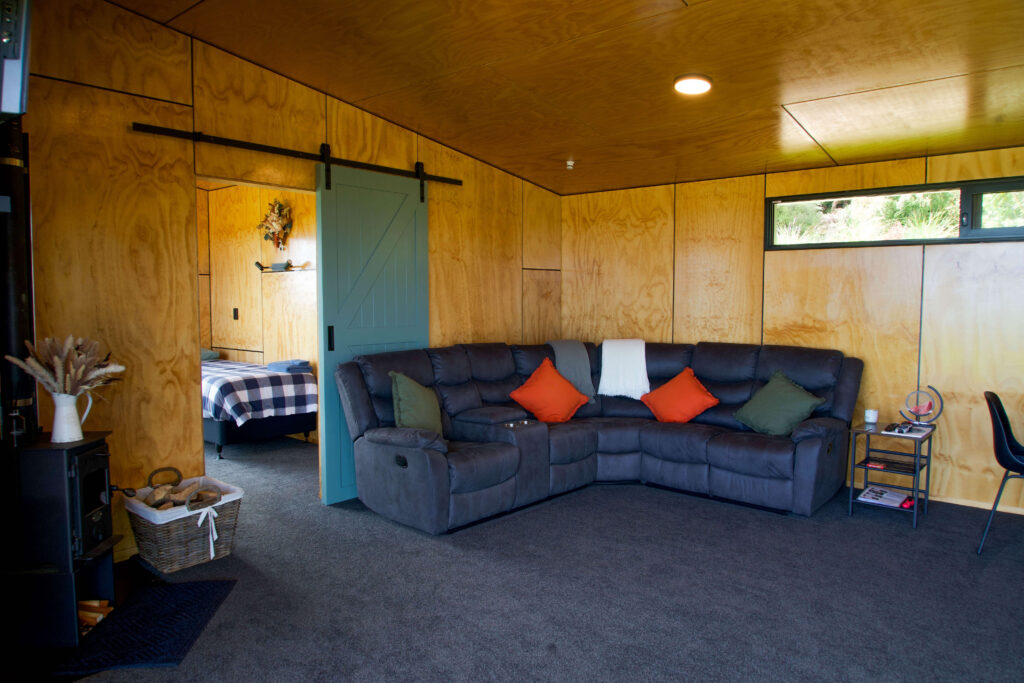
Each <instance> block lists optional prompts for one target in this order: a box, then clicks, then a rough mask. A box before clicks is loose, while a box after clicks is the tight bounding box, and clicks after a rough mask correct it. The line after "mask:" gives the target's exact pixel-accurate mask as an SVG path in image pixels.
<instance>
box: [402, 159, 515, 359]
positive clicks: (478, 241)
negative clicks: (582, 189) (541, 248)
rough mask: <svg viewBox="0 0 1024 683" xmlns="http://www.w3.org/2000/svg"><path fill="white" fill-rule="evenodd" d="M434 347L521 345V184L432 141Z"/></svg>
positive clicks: (428, 160)
mask: <svg viewBox="0 0 1024 683" xmlns="http://www.w3.org/2000/svg"><path fill="white" fill-rule="evenodd" d="M419 156H420V160H421V161H423V163H424V164H425V165H426V168H427V169H428V171H429V172H430V173H434V174H438V175H443V176H448V177H450V178H461V179H462V181H463V185H462V186H461V187H460V186H455V185H445V184H443V183H431V185H430V187H429V188H428V198H429V218H428V220H429V224H430V238H429V252H430V264H429V268H430V344H431V345H432V346H444V345H446V344H453V343H457V342H489V341H501V342H515V341H516V340H519V339H522V331H523V323H522V303H523V294H522V292H523V285H522V277H523V276H522V263H523V251H522V235H523V233H522V225H523V217H522V216H523V214H522V201H523V196H522V192H523V181H521V180H519V179H518V178H515V177H513V176H511V175H509V174H507V173H504V172H503V171H499V170H498V169H496V168H494V167H492V166H488V165H486V164H483V163H480V162H479V161H476V160H475V159H471V158H469V157H467V156H465V155H463V154H459V153H458V152H456V151H454V150H452V149H449V148H447V147H444V146H442V145H439V144H437V143H435V142H431V141H429V140H425V139H420V141H419Z"/></svg>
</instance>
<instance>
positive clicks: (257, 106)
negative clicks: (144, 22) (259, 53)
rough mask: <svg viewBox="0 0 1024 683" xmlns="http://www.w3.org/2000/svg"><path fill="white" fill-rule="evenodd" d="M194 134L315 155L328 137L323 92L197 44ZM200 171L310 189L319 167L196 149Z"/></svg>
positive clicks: (211, 148) (269, 156)
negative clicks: (199, 132)
mask: <svg viewBox="0 0 1024 683" xmlns="http://www.w3.org/2000/svg"><path fill="white" fill-rule="evenodd" d="M193 59H194V62H195V75H194V78H193V83H194V97H195V130H198V131H202V132H203V133H207V134H209V135H218V136H221V137H227V138H235V139H239V140H245V141H247V142H255V143H259V144H263V145H273V146H275V147H284V148H287V149H295V150H300V151H306V152H311V153H314V154H315V153H317V151H318V150H319V148H320V143H322V142H323V141H324V140H325V138H326V125H325V121H324V116H325V113H324V111H325V107H326V100H325V96H324V95H323V93H318V92H316V91H315V90H313V89H311V88H307V87H306V86H304V85H300V84H298V83H296V82H295V81H292V80H289V79H287V78H284V77H283V76H279V75H277V74H275V73H272V72H270V71H267V70H266V69H262V68H260V67H258V66H256V65H255V64H251V63H249V62H246V61H243V60H241V59H239V58H238V57H235V56H233V55H230V54H228V53H226V52H223V51H222V50H218V49H216V48H214V47H211V46H209V45H206V44H204V43H200V42H198V41H195V42H194V43H193ZM196 172H197V173H199V174H200V175H208V176H214V177H217V178H232V179H238V180H246V181H250V182H255V183H266V184H269V185H279V186H283V187H295V188H301V189H306V190H315V189H316V164H315V163H314V162H312V161H304V160H302V159H289V158H288V157H282V156H276V155H272V154H264V153H261V152H251V151H248V150H243V149H232V148H229V147H220V146H217V145H210V144H197V145H196Z"/></svg>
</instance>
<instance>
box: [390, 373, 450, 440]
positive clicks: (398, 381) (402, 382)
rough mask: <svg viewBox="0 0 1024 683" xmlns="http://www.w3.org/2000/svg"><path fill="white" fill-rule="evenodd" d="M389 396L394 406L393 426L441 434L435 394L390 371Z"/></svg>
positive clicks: (438, 408)
mask: <svg viewBox="0 0 1024 683" xmlns="http://www.w3.org/2000/svg"><path fill="white" fill-rule="evenodd" d="M388 375H390V376H391V396H392V398H393V400H394V405H395V426H396V427H412V428H414V429H427V430H429V431H432V432H437V433H438V434H440V433H441V406H440V405H439V404H438V402H437V394H435V393H434V390H433V389H430V388H427V387H425V386H423V385H422V384H420V383H419V382H417V381H416V380H414V379H410V378H408V377H406V376H405V375H403V374H402V373H400V372H395V371H393V370H392V371H391V372H389V373H388Z"/></svg>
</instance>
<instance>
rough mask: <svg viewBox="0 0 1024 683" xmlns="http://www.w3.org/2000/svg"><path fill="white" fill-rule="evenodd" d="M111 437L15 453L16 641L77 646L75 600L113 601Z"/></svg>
mask: <svg viewBox="0 0 1024 683" xmlns="http://www.w3.org/2000/svg"><path fill="white" fill-rule="evenodd" d="M108 435H109V432H89V433H86V434H85V438H83V439H82V440H81V441H75V442H72V443H64V444H53V443H50V442H49V440H48V439H49V437H50V435H49V434H43V435H41V437H40V439H39V440H38V441H36V442H33V443H30V444H28V445H27V446H25V447H22V448H19V449H18V451H17V457H18V479H19V497H20V510H19V512H20V515H19V517H20V520H19V522H20V523H19V525H18V526H19V528H20V531H21V533H20V535H19V536H20V538H19V541H20V543H19V552H18V555H17V559H16V562H15V567H14V572H15V580H16V582H17V583H18V584H19V588H20V589H19V591H18V597H19V602H22V609H21V610H19V611H18V612H17V613H18V614H19V615H20V616H23V617H24V621H23V622H22V623H21V624H20V626H21V628H20V629H19V631H20V634H21V640H22V644H24V645H29V646H33V647H71V646H74V645H77V644H78V639H79V628H78V601H79V600H89V599H101V600H103V599H105V600H110V601H113V599H114V577H113V548H114V544H115V543H116V542H117V538H116V537H115V536H114V535H113V533H112V525H111V510H110V451H109V449H108V448H107V442H106V437H107V436H108Z"/></svg>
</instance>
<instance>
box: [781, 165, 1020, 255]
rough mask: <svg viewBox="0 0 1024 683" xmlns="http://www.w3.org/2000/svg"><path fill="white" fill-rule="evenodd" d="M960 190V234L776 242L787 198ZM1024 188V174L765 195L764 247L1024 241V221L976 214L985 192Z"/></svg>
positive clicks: (805, 199) (797, 200)
mask: <svg viewBox="0 0 1024 683" xmlns="http://www.w3.org/2000/svg"><path fill="white" fill-rule="evenodd" d="M954 189H959V190H960V232H959V234H958V235H957V236H956V237H937V238H932V239H908V240H877V241H867V242H812V243H807V244H774V239H775V206H776V205H777V204H780V203H783V202H811V201H816V200H823V199H843V198H845V197H873V196H877V195H894V194H911V193H915V192H936V191H941V190H954ZM1006 191H1024V176H1014V177H1009V178H997V179H986V180H970V181H959V182H948V183H927V184H921V185H897V186H891V187H872V188H867V189H860V190H843V191H839V192H817V193H813V194H797V195H783V196H778V197H765V198H764V248H765V251H793V250H800V249H845V248H851V247H894V246H913V245H921V244H960V243H964V244H967V243H975V242H1017V241H1024V221H1022V224H1021V225H1019V226H1014V227H1007V228H982V227H980V226H976V225H975V216H977V215H980V212H979V208H980V206H981V197H982V195H985V194H989V193H993V192H1006Z"/></svg>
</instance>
